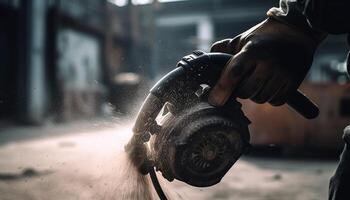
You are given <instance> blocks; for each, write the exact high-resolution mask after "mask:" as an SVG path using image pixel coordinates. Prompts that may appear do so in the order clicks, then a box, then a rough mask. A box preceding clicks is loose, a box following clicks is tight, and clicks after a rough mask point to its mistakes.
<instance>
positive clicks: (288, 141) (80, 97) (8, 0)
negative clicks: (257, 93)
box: [0, 0, 350, 199]
mask: <svg viewBox="0 0 350 200" xmlns="http://www.w3.org/2000/svg"><path fill="white" fill-rule="evenodd" d="M272 6H278V0H265V1H260V0H250V1H246V0H30V1H29V0H0V16H1V17H0V145H1V146H0V154H1V160H0V199H77V198H78V197H80V199H109V198H108V197H106V196H103V195H102V196H101V193H104V191H105V190H103V189H102V190H101V188H103V183H98V184H99V186H98V187H99V189H96V191H97V192H96V193H94V192H91V191H93V190H94V188H91V187H90V186H89V184H88V183H89V182H94V181H96V180H97V179H94V177H89V178H86V177H87V176H89V175H88V174H89V170H90V169H88V168H86V167H87V166H84V167H83V168H84V169H83V168H79V164H81V163H85V164H86V165H88V163H86V162H87V161H86V160H85V161H84V162H80V161H79V159H82V158H81V156H82V154H84V153H83V152H84V151H85V150H86V149H88V148H90V147H91V148H96V149H98V150H96V151H91V150H89V151H88V155H90V156H92V157H94V156H97V157H98V156H101V155H103V154H104V153H106V151H114V150H115V149H114V148H113V144H114V143H106V141H107V140H108V142H111V140H120V141H124V140H122V139H120V138H124V136H121V135H122V134H123V132H124V131H125V130H127V127H129V125H131V124H130V123H129V122H128V120H127V119H126V117H130V116H131V117H132V116H133V113H135V112H136V111H137V109H138V108H139V107H140V102H141V100H142V98H143V97H144V95H145V94H146V93H147V91H148V89H149V88H150V87H151V85H152V84H153V83H154V82H155V81H157V79H159V78H160V77H161V76H162V75H164V74H165V73H167V72H168V71H170V70H171V69H173V68H174V67H175V66H176V63H177V61H178V60H179V59H181V58H182V57H183V56H184V55H186V54H189V53H191V52H192V51H193V50H196V49H200V50H203V51H209V49H210V46H211V44H212V43H213V42H215V41H217V40H221V39H224V38H230V37H234V36H235V35H237V34H239V33H241V32H242V31H244V30H246V29H248V28H250V27H251V26H253V25H255V24H257V23H258V22H260V21H262V20H263V19H265V18H266V15H265V13H266V11H267V10H268V9H269V8H270V7H272ZM347 50H348V47H347V45H346V38H345V36H341V35H340V36H330V37H328V38H327V40H326V41H325V42H324V43H323V44H322V46H321V48H319V50H318V52H317V54H316V56H315V60H314V64H313V67H312V70H311V71H310V73H309V75H308V77H307V79H306V81H305V82H304V84H303V86H302V91H304V92H305V93H306V94H307V95H309V96H310V97H311V99H313V100H315V102H316V103H318V105H319V107H320V111H321V114H320V116H319V117H318V118H317V119H315V120H312V121H307V120H305V119H303V118H302V117H300V116H298V115H297V114H295V113H294V112H293V111H291V110H289V109H288V108H287V107H286V106H283V107H279V108H272V107H271V106H269V105H256V104H253V103H251V102H249V101H243V104H244V109H245V112H246V113H247V115H248V117H249V118H250V120H251V121H252V122H253V123H252V125H251V126H250V131H251V134H252V143H253V144H254V145H256V146H259V147H268V148H269V147H271V146H272V147H275V148H280V149H282V152H283V153H286V152H291V151H293V152H294V151H295V149H298V150H300V149H303V150H304V149H305V151H302V152H303V153H305V152H309V150H310V149H312V150H314V151H313V152H314V153H315V154H314V155H317V156H320V155H325V154H327V155H330V156H332V157H333V158H336V157H337V155H338V152H339V149H341V147H342V145H343V144H342V141H341V135H342V130H343V128H344V127H345V126H346V125H347V124H348V123H349V122H350V86H349V83H348V81H349V79H348V76H347V74H346V66H345V59H346V52H347ZM267 116H268V117H267ZM82 120H83V121H82ZM84 120H85V121H84ZM86 121H87V122H86ZM48 124H49V125H48ZM125 124H126V125H125ZM79 127H81V129H80V128H79ZM100 129H106V130H105V131H102V134H101V133H100V132H101V130H100ZM97 130H98V131H97ZM85 132H88V133H89V134H86V135H84V134H85ZM64 133H69V134H70V136H69V139H65V138H64V137H66V136H65V135H67V134H64ZM72 134H78V135H79V136H72ZM118 134H119V135H118ZM101 135H102V136H101ZM39 136H40V137H39ZM46 136H50V137H51V136H52V137H53V138H54V139H45V140H43V139H42V137H45V138H46ZM72 137H73V139H72ZM28 138H30V139H31V140H30V142H28V141H27V140H26V139H28ZM38 138H40V140H39V139H38ZM96 138H100V139H101V141H102V140H103V141H102V142H101V145H92V144H91V143H90V142H92V141H95V140H96ZM118 138H119V139H118ZM33 139H34V141H33ZM35 139H38V140H39V141H41V140H43V142H44V144H45V145H47V148H45V147H46V146H45V145H43V146H41V143H40V142H37V143H35V142H36V141H35ZM82 140H83V141H85V140H91V141H86V142H85V143H84V142H83V144H81V145H79V142H81V141H82ZM25 141H27V143H23V142H25ZM67 141H68V142H67ZM96 141H100V140H96ZM120 141H119V142H117V141H116V143H119V146H120V145H122V144H121V142H120ZM55 142H57V143H58V147H57V149H55V148H56V146H55V145H53V146H50V145H51V144H56V143H55ZM37 145H39V146H40V148H38V146H37ZM84 145H86V146H84ZM91 145H92V146H91ZM105 145H106V146H105ZM114 145H116V144H114ZM85 147H86V149H85ZM74 148H75V150H70V149H74ZM118 148H119V147H118ZM118 148H116V149H118ZM60 149H64V151H67V152H66V153H68V154H69V153H72V152H73V153H72V155H76V156H77V157H79V159H78V158H74V159H73V158H72V159H71V157H69V158H65V155H64V153H63V154H62V152H59V151H60ZM67 149H68V150H67ZM119 149H120V148H119ZM70 151H72V152H70ZM19 152H25V153H19ZM44 152H48V153H44ZM74 152H76V153H74ZM94 152H97V153H98V155H95V154H94ZM299 153H300V152H299ZM84 155H85V156H83V158H84V159H88V157H89V156H87V155H86V154H84ZM45 156H48V157H50V159H47V158H46V157H45ZM55 156H57V157H55ZM107 156H110V157H108V159H104V160H103V161H101V160H96V162H100V164H101V163H103V164H102V165H106V164H107V163H108V162H110V161H111V160H112V158H115V160H114V161H113V162H116V163H118V159H117V157H113V156H114V154H113V153H112V152H110V154H107ZM52 157H53V158H52ZM29 158H32V159H29ZM103 158H105V157H103ZM60 159H62V160H67V159H68V160H69V159H71V160H74V162H73V161H72V163H73V164H77V166H76V167H75V168H74V167H73V168H74V170H78V171H79V170H81V169H83V170H82V171H84V170H86V172H85V171H84V175H81V176H79V177H76V179H74V178H73V179H74V180H80V179H84V178H86V179H84V181H82V182H79V181H77V183H76V184H77V185H79V184H80V185H83V186H82V187H78V186H77V187H72V188H69V187H66V186H65V187H64V189H62V190H59V191H58V190H57V189H52V188H54V187H56V186H60V187H61V186H62V185H64V184H66V182H65V181H62V180H60V181H59V183H58V182H57V183H56V182H55V180H56V179H55V178H56V177H57V176H61V175H62V173H58V175H57V174H56V175H55V170H58V169H51V167H52V166H54V167H53V168H55V167H57V168H60V169H64V170H66V171H70V170H73V169H72V167H68V168H67V167H65V166H62V165H61V162H60V164H56V165H55V164H52V162H58V161H57V160H60ZM78 161H79V162H78ZM93 161H95V160H93ZM93 161H92V162H93ZM107 161H108V162H107ZM33 162H34V163H33ZM66 162H69V161H62V163H66ZM266 162H267V163H264V159H261V158H249V159H248V160H245V161H243V162H242V164H240V165H239V167H238V169H240V170H242V171H241V172H244V173H243V174H246V175H247V176H248V173H247V171H249V173H253V172H257V176H258V177H259V176H261V180H260V183H261V184H263V183H264V182H266V181H267V182H269V181H272V182H273V183H271V184H270V185H269V184H267V185H265V187H261V188H260V186H259V185H256V184H257V183H256V182H255V181H254V180H253V177H251V176H250V177H249V179H247V180H246V181H245V182H244V181H243V182H244V184H243V183H242V184H241V185H239V184H237V183H235V184H233V185H232V182H235V181H238V182H239V181H241V179H242V180H244V177H240V176H239V177H238V176H237V177H235V175H232V176H231V175H230V177H231V179H232V180H231V179H230V178H229V179H226V180H225V184H224V186H222V187H220V186H218V187H217V188H216V189H211V190H205V191H206V192H205V193H203V196H200V195H199V196H198V193H196V192H193V191H187V189H183V190H184V191H187V192H188V193H189V196H190V197H191V198H192V199H193V198H195V197H196V198H199V199H205V198H207V199H232V198H231V197H233V196H234V197H237V198H239V199H326V194H327V184H328V182H327V180H328V177H329V176H330V174H331V172H332V170H333V168H334V167H335V160H332V161H329V160H328V161H323V162H321V163H320V162H319V161H317V162H316V161H315V162H314V161H309V160H305V161H300V160H299V161H290V160H284V159H281V160H279V159H277V160H276V159H275V158H273V159H272V160H271V158H269V159H266ZM43 163H44V164H43ZM50 163H51V164H52V165H51V164H50ZM269 163H270V164H271V165H270V164H269ZM90 164H91V163H90ZM116 165H117V164H116ZM276 165H280V166H281V169H279V170H277V171H278V172H277V173H275V172H273V170H276ZM25 166H30V167H34V168H39V171H40V170H44V171H43V172H37V171H36V170H34V169H32V168H29V169H28V168H25ZM92 166H94V167H95V168H94V170H95V171H94V173H95V172H98V173H97V174H99V173H100V171H101V170H102V171H103V172H101V173H102V174H103V176H110V173H112V172H113V171H114V170H116V168H113V167H110V168H109V167H107V168H108V169H105V168H106V167H101V168H99V167H96V166H98V165H94V164H92ZM271 166H274V167H272V168H271ZM303 166H305V168H303ZM85 168H86V169H85ZM267 168H271V169H270V170H268V171H266V170H265V169H267ZM254 169H257V170H255V171H254ZM289 169H291V171H288V170H289ZM22 170H23V174H22V175H23V177H24V179H23V180H27V178H28V177H29V178H34V179H35V178H36V177H37V176H38V177H42V176H48V177H49V178H47V179H45V180H44V183H43V182H40V180H37V179H38V178H37V179H36V180H34V183H33V184H32V185H31V186H28V184H25V183H23V182H21V181H22V179H21V178H20V177H21V176H22V175H21V173H22ZM45 170H48V171H45ZM99 170H100V171H99ZM108 170H111V171H108ZM264 170H265V171H264ZM3 172H4V173H3ZM5 172H6V173H5ZM51 172H52V173H53V175H52V174H51ZM70 172H71V173H66V172H65V173H63V175H62V176H74V175H72V174H75V173H74V172H72V171H70ZM16 173H17V174H18V175H16ZM41 173H42V175H41ZM284 173H285V174H286V177H288V178H289V179H292V181H286V182H283V181H284V180H282V181H281V180H280V179H284ZM310 173H311V175H310ZM312 173H314V174H312ZM11 174H12V175H11ZM78 174H79V173H78ZM95 174H96V173H95ZM266 174H267V175H266ZM293 174H294V175H296V176H295V177H294V178H295V179H293ZM265 175H266V176H268V177H270V178H271V180H270V179H269V178H267V180H265V179H264V176H265ZM96 176H98V178H100V179H102V178H101V177H102V175H96ZM304 176H314V177H311V178H310V177H309V178H310V179H309V180H307V181H306V182H305V181H304V182H302V183H300V182H298V181H297V180H296V179H298V180H299V179H303V177H304ZM4 177H5V178H4ZM6 177H7V178H6ZM9 177H10V178H9ZM11 177H18V178H13V179H12V178H11ZM40 179H41V178H40ZM110 179H111V178H109V179H108V181H110ZM16 181H19V182H16ZM114 181H116V180H114ZM274 181H277V182H278V181H281V182H282V183H281V184H280V185H278V184H275V182H274ZM68 182H69V181H68ZM86 182H87V183H86ZM117 182H118V181H117ZM26 183H27V182H26ZM49 183H52V185H51V186H50V184H49ZM73 184H75V183H73ZM85 184H87V185H88V186H86V185H85ZM298 185H299V186H298ZM85 186H86V187H85ZM297 186H298V187H297ZM14 187H18V188H19V189H18V190H16V189H14ZM232 187H233V188H234V189H233V190H232ZM43 188H46V189H47V188H51V189H48V191H49V192H51V193H55V194H57V195H53V196H51V197H50V198H48V197H47V196H45V194H44V195H43V194H42V193H41V192H40V190H42V189H43ZM108 188H113V184H112V183H108ZM179 188H184V186H181V187H179ZM256 188H260V189H261V190H265V192H262V191H260V192H255V193H254V191H255V190H257V189H256ZM286 188H289V189H290V190H288V189H286ZM305 188H309V190H310V191H308V189H305ZM46 189H44V191H45V190H46ZM226 189H227V190H230V192H225V191H226ZM84 190H89V191H90V192H88V193H86V192H85V193H84V192H83V193H84V194H83V193H81V195H79V193H80V192H81V191H84ZM300 190H302V191H305V190H307V192H306V193H305V194H304V193H303V192H301V191H300ZM64 191H66V192H67V191H68V192H67V195H66V196H64V195H63V196H62V195H61V193H62V194H63V193H64ZM101 191H103V192H101ZM179 191H180V192H181V191H182V190H181V189H180V190H179ZM201 191H202V190H201ZM208 191H209V192H208ZM232 191H235V192H236V193H235V194H234V193H232ZM257 191H258V190H257ZM317 191H321V192H317ZM197 192H198V191H197ZM274 192H275V193H276V195H277V196H276V195H275V196H273V195H269V194H270V193H272V194H275V193H274ZM44 193H45V192H44ZM51 193H50V194H51ZM97 193H98V194H97ZM251 193H254V194H255V195H253V194H251ZM268 193H269V194H268ZM2 194H6V195H4V196H2ZM297 194H298V195H299V196H298V197H297V198H293V197H296V196H295V195H297ZM60 195H61V196H60ZM84 195H85V196H84ZM193 195H194V196H193ZM196 195H197V196H196ZM235 195H236V196H235ZM322 196H324V198H322ZM204 197H205V198H204ZM245 197H246V198H245ZM191 198H189V199H191ZM114 199H118V198H117V197H115V196H114Z"/></svg>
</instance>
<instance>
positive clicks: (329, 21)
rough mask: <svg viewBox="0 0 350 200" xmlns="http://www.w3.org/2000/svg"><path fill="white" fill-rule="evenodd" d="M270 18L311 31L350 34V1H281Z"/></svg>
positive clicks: (269, 13) (272, 9) (271, 12)
mask: <svg viewBox="0 0 350 200" xmlns="http://www.w3.org/2000/svg"><path fill="white" fill-rule="evenodd" d="M267 14H268V16H270V17H274V18H276V19H278V20H282V21H284V22H286V23H288V24H292V25H295V26H298V27H301V28H303V29H312V30H309V31H316V32H317V31H318V32H327V33H332V34H341V33H349V32H350V2H349V0H280V6H279V7H278V8H276V7H275V8H271V9H270V10H269V11H268V13H267Z"/></svg>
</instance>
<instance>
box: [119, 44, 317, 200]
mask: <svg viewBox="0 0 350 200" xmlns="http://www.w3.org/2000/svg"><path fill="white" fill-rule="evenodd" d="M231 57H232V55H230V54H224V53H205V52H202V51H195V52H193V53H192V54H190V55H187V56H185V57H183V58H182V59H181V60H180V61H179V62H178V64H177V67H176V68H175V69H174V70H173V71H171V72H170V73H168V74H167V75H165V76H164V77H163V78H162V79H161V80H159V81H158V83H156V84H155V85H154V86H153V88H152V89H151V90H150V93H149V94H148V96H147V97H146V99H145V100H144V102H143V105H142V107H141V109H140V111H139V113H138V116H137V118H136V122H135V125H134V127H133V133H134V134H133V136H132V138H131V140H130V141H129V143H128V144H127V145H126V146H125V150H126V152H128V153H129V156H131V157H133V158H137V159H133V160H134V162H135V163H134V164H135V165H136V166H137V167H138V168H139V170H140V171H141V172H142V173H143V174H148V173H149V174H150V176H151V180H152V183H153V185H154V187H155V189H156V191H157V194H158V195H159V197H160V199H167V198H166V195H165V194H164V192H163V190H162V188H161V186H160V184H159V182H158V179H157V176H156V173H155V170H156V171H160V172H161V173H162V176H163V177H164V178H165V179H167V180H168V181H173V180H174V179H177V180H180V181H182V182H185V183H187V184H189V185H192V186H197V187H208V186H212V185H215V184H217V183H219V182H220V181H221V179H222V178H223V177H224V175H225V174H226V173H227V172H228V170H229V169H230V168H231V167H232V166H233V164H234V163H235V162H236V161H237V160H238V159H239V158H240V156H241V155H242V154H244V153H245V152H247V151H248V150H249V148H250V144H249V139H250V138H249V137H250V136H249V130H248V125H249V124H250V121H249V119H248V118H247V117H246V116H245V115H244V113H243V111H242V109H241V104H240V103H239V102H238V101H237V100H236V98H235V97H234V96H232V97H230V99H229V100H228V101H227V103H226V104H225V105H224V106H221V107H214V106H212V105H210V104H209V103H208V93H209V91H210V88H212V87H213V86H214V85H215V83H216V82H217V80H218V79H219V77H220V74H221V71H222V69H223V67H224V66H225V65H226V63H227V62H228V61H229V59H230V58H231ZM287 104H288V105H289V106H290V107H292V108H294V109H295V110H296V111H298V112H299V113H300V114H301V115H303V116H304V117H305V118H308V119H311V118H315V117H316V116H317V115H318V112H319V111H318V108H317V106H316V105H315V104H314V103H313V102H312V101H310V100H309V99H308V98H307V97H306V96H304V95H303V94H302V93H301V92H299V91H295V93H293V94H291V95H290V96H289V98H288V101H287Z"/></svg>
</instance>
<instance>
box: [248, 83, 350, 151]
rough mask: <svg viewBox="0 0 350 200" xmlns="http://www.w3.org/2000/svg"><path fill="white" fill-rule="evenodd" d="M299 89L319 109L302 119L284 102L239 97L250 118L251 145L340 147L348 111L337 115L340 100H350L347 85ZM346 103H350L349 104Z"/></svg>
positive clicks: (339, 109)
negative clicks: (276, 104) (278, 104)
mask: <svg viewBox="0 0 350 200" xmlns="http://www.w3.org/2000/svg"><path fill="white" fill-rule="evenodd" d="M301 90H302V91H303V92H304V93H305V94H307V96H309V97H310V98H311V99H313V100H314V101H315V102H316V103H317V104H318V106H319V108H320V115H319V116H318V117H317V118H316V119H313V120H306V119H304V118H303V117H302V116H300V115H298V114H297V113H296V112H294V111H292V110H291V109H290V108H288V107H287V106H286V105H284V106H281V107H272V106H271V105H269V104H255V103H253V102H251V101H248V100H242V101H241V102H242V103H243V110H244V112H245V113H246V115H247V116H248V118H249V119H250V120H251V121H252V124H251V125H250V127H249V128H250V132H251V141H252V144H254V145H270V144H276V145H279V146H304V147H321V148H340V147H341V146H342V140H341V136H342V133H343V129H344V127H345V126H347V125H348V124H349V123H350V113H348V114H345V116H344V114H343V115H342V114H341V110H342V109H343V111H344V110H345V109H344V108H342V107H341V101H342V100H344V99H350V84H345V85H339V84H329V83H328V84H311V83H306V84H304V85H302V87H301ZM349 106H350V105H349Z"/></svg>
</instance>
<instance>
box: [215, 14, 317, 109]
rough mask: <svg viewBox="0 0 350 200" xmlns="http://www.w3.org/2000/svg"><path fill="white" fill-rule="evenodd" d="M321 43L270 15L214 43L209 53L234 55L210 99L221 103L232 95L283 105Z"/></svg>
mask: <svg viewBox="0 0 350 200" xmlns="http://www.w3.org/2000/svg"><path fill="white" fill-rule="evenodd" d="M322 39H323V38H322ZM320 42H321V40H320V39H319V38H315V37H313V36H312V35H310V34H309V33H306V32H304V31H302V30H299V29H297V28H295V27H292V26H290V25H286V24H284V23H282V22H280V21H277V20H275V19H272V18H268V19H267V20H265V21H263V22H262V23H260V24H258V25H256V26H254V27H252V28H251V29H249V30H248V31H246V32H244V33H242V34H240V35H238V36H237V37H235V38H233V39H226V40H222V41H219V42H216V43H215V44H214V45H213V46H212V48H211V51H212V52H221V53H229V54H232V55H234V56H233V57H232V59H231V60H230V61H229V62H228V63H227V65H226V67H225V68H224V69H223V71H222V74H221V77H220V79H219V81H218V82H217V84H216V85H215V86H214V87H213V89H212V91H211V92H210V94H209V102H210V103H211V104H213V105H216V106H220V105H223V104H225V102H226V101H227V100H228V98H229V97H230V96H231V95H232V94H233V95H235V96H237V97H239V98H242V99H248V98H249V99H251V100H252V101H254V102H256V103H265V102H269V103H270V104H272V105H274V106H279V105H282V104H284V103H285V102H286V101H287V100H288V95H289V94H291V93H295V91H296V90H297V88H298V87H299V85H300V84H301V82H302V81H303V80H304V78H305V76H306V74H307V72H308V71H309V69H310V66H311V64H312V60H313V55H314V52H315V50H316V48H317V46H318V44H319V43H320Z"/></svg>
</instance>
